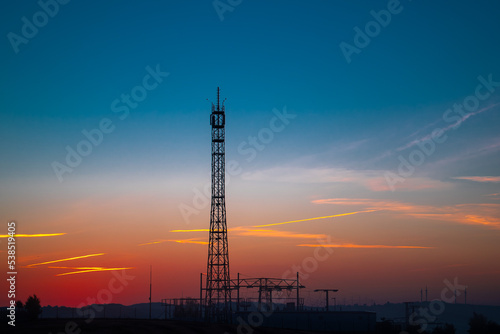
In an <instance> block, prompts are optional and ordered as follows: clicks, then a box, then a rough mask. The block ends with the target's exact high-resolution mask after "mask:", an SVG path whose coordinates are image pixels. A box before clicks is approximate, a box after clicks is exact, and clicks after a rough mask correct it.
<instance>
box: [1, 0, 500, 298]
mask: <svg viewBox="0 0 500 334" xmlns="http://www.w3.org/2000/svg"><path fill="white" fill-rule="evenodd" d="M499 14H500V4H499V3H498V2H495V1H485V0H483V1H474V2H469V1H455V2H453V6H450V5H448V4H444V3H436V2H434V1H426V0H420V1H410V0H402V1H400V2H398V1H394V0H391V1H319V0H313V1H285V0H282V1H264V0H258V1H247V0H242V1H236V0H234V1H229V0H220V1H215V2H212V1H194V0H191V1H180V0H178V1H173V0H170V1H153V0H148V1H106V2H101V1H95V0H92V1H67V2H65V1H62V0H60V1H59V2H55V1H54V0H45V1H44V0H42V1H40V2H36V1H23V2H19V1H2V2H1V4H0V18H1V19H0V27H1V31H0V33H1V34H2V36H4V37H3V38H2V42H1V44H0V50H1V59H2V62H1V64H0V67H1V73H2V75H1V77H0V91H1V99H0V136H1V137H0V138H1V141H0V154H1V157H2V159H0V199H1V200H0V216H1V218H0V221H1V222H2V226H3V227H2V230H0V235H1V238H0V247H1V249H0V259H1V261H2V262H3V263H6V261H7V255H8V254H7V242H8V239H7V233H8V227H7V223H8V222H10V221H15V222H16V233H17V236H16V238H15V242H16V270H17V276H16V299H20V300H26V298H27V297H28V296H29V295H32V294H34V293H35V294H37V296H39V298H40V300H41V303H42V305H66V306H79V305H80V306H81V305H86V304H91V303H92V302H95V301H97V302H113V303H122V304H126V305H130V304H134V303H141V302H147V301H148V297H149V296H148V295H149V269H150V266H152V268H153V301H155V302H159V301H161V299H163V298H175V297H181V296H183V297H188V296H190V297H197V296H198V294H199V276H200V273H205V272H206V261H207V252H208V249H207V242H208V232H207V229H208V227H209V217H210V205H209V203H210V202H209V197H208V196H207V195H206V194H209V187H210V172H211V168H210V161H211V154H210V152H211V151H210V145H211V144H210V124H209V114H210V112H211V110H210V108H211V104H210V103H211V102H213V101H214V100H215V99H216V89H217V87H220V88H221V95H222V97H223V98H227V100H226V101H225V106H226V170H227V173H226V175H227V179H226V202H227V224H228V229H229V232H228V239H229V249H230V251H229V252H230V255H229V256H230V270H231V276H233V277H236V274H237V273H241V275H243V276H242V277H289V278H295V275H296V274H295V272H296V271H299V272H300V273H301V274H300V275H301V282H302V283H303V284H304V285H305V286H306V288H305V289H304V291H303V292H301V293H302V296H304V298H305V299H306V304H309V305H322V304H321V303H322V302H323V296H322V295H320V294H318V293H314V292H313V290H314V289H325V288H336V289H339V292H338V293H337V301H339V302H341V303H347V304H351V303H356V302H358V303H370V304H371V303H373V302H375V303H386V302H388V301H390V302H404V301H413V300H419V299H420V290H421V289H425V287H427V288H428V294H429V299H436V298H437V299H439V298H443V297H442V296H443V291H445V292H446V289H447V287H448V284H447V283H446V282H448V283H449V282H452V283H453V282H455V283H454V284H455V287H458V288H457V289H458V302H464V294H463V286H467V302H468V303H475V304H489V305H500V288H499V286H498V281H499V280H500V263H499V262H498V253H499V252H500V243H499V242H498V241H499V237H500V174H499V165H500V155H499V152H500V135H499V133H498V128H499V123H500V62H499V61H498V59H500V43H499V35H498V32H499V31H500V21H499V20H498V16H499ZM313 218H314V219H313ZM316 218H317V219H316ZM4 268H5V267H4ZM2 289H3V291H8V289H9V287H8V285H7V283H6V282H5V281H4V282H3V283H2ZM8 302H9V299H8V298H7V294H6V293H3V292H2V293H1V294H0V305H7V304H8Z"/></svg>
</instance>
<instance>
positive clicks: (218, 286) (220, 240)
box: [205, 87, 231, 322]
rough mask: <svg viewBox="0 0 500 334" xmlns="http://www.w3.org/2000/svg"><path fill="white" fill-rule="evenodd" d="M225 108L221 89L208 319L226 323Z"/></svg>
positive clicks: (215, 111)
mask: <svg viewBox="0 0 500 334" xmlns="http://www.w3.org/2000/svg"><path fill="white" fill-rule="evenodd" d="M224 111H225V107H224V101H222V105H221V104H220V89H219V87H217V105H215V104H214V103H212V114H211V115H210V125H212V205H211V209H210V231H209V241H208V264H207V281H206V283H207V284H206V290H205V292H206V295H205V302H206V309H205V310H206V318H207V320H209V321H211V320H215V321H219V322H223V321H226V320H227V318H228V315H229V312H230V310H229V308H230V304H231V289H230V276H229V249H228V243H227V224H226V199H225V145H224V140H225V130H224V126H225V121H226V120H225V114H224Z"/></svg>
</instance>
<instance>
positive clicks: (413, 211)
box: [312, 198, 500, 229]
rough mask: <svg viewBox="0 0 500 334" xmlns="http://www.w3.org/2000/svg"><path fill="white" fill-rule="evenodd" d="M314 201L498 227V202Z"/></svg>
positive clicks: (357, 199) (499, 227)
mask: <svg viewBox="0 0 500 334" xmlns="http://www.w3.org/2000/svg"><path fill="white" fill-rule="evenodd" d="M312 203H314V204H333V205H342V206H358V207H363V208H365V209H367V210H376V211H386V212H393V213H396V214H399V215H403V216H410V217H414V218H420V219H432V220H441V221H449V222H454V223H461V224H468V225H482V226H487V227H491V228H495V229H500V218H498V217H500V204H495V203H493V204H491V203H467V204H459V205H454V206H432V205H415V204H411V203H404V202H398V201H387V200H375V199H366V198H326V199H319V200H314V201H312Z"/></svg>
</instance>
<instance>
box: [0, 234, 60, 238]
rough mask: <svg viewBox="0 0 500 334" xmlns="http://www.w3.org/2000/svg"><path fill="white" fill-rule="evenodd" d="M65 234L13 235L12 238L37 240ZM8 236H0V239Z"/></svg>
mask: <svg viewBox="0 0 500 334" xmlns="http://www.w3.org/2000/svg"><path fill="white" fill-rule="evenodd" d="M65 234H66V233H40V234H14V238H38V237H55V236H58V235H65ZM8 237H10V235H8V234H0V238H8Z"/></svg>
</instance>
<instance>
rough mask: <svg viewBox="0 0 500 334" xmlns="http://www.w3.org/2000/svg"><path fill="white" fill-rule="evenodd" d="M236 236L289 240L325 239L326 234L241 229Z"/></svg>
mask: <svg viewBox="0 0 500 334" xmlns="http://www.w3.org/2000/svg"><path fill="white" fill-rule="evenodd" d="M233 233H234V234H236V235H242V236H252V237H269V238H287V239H324V238H327V235H325V234H311V233H297V232H289V231H278V230H271V229H250V228H240V229H238V230H236V231H234V232H233Z"/></svg>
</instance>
